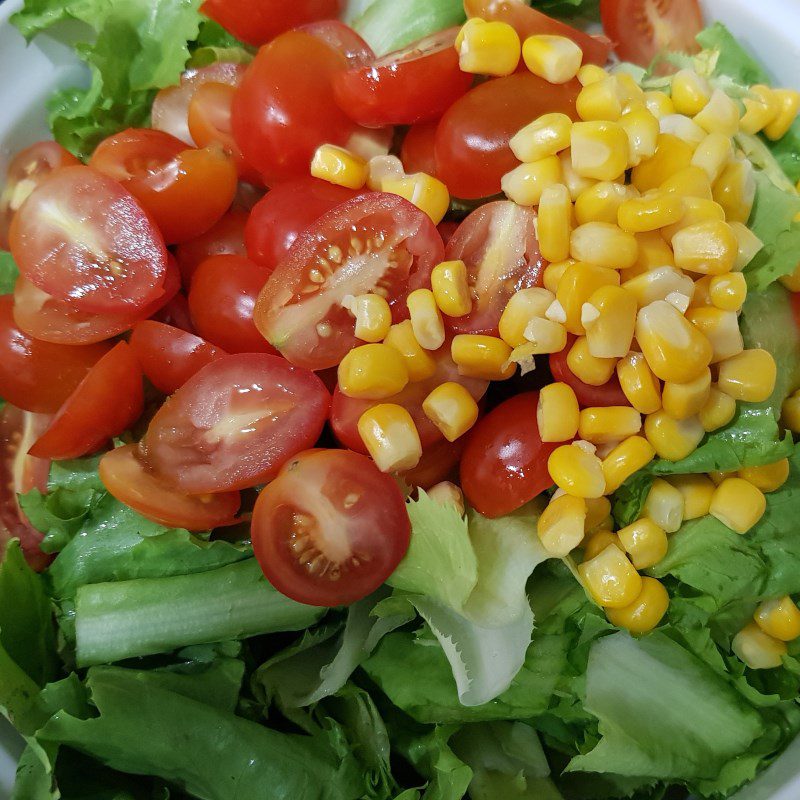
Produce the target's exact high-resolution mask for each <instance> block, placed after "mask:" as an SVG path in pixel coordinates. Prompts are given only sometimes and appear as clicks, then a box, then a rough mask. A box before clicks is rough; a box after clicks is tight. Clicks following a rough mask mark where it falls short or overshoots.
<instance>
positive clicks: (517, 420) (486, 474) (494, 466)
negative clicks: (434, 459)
mask: <svg viewBox="0 0 800 800" xmlns="http://www.w3.org/2000/svg"><path fill="white" fill-rule="evenodd" d="M538 403H539V393H538V392H525V393H524V394H518V395H517V396H516V397H512V398H511V399H510V400H506V401H505V402H504V403H501V404H500V405H499V406H497V408H495V409H494V410H493V411H490V412H489V413H488V414H487V415H486V416H485V417H484V418H483V419H482V420H479V422H478V424H477V425H476V426H475V427H474V428H473V429H472V432H471V433H470V434H469V438H468V440H467V446H466V448H465V450H464V455H463V456H462V458H461V488H462V489H463V490H464V494H465V495H466V497H467V500H469V502H470V504H471V505H472V506H474V507H475V509H476V510H477V511H479V512H480V513H481V514H483V515H484V516H485V517H501V516H503V515H504V514H510V513H511V512H512V511H515V510H516V509H518V508H520V507H521V506H523V505H525V503H527V502H528V501H529V500H533V498H534V497H536V495H537V494H539V493H541V492H543V491H544V490H545V489H547V488H549V487H550V486H552V485H553V481H552V480H551V479H550V474H549V473H548V471H547V459H548V458H549V457H550V453H552V452H553V450H555V449H556V448H557V447H558V444H551V443H549V442H547V443H543V442H542V440H541V437H540V436H539V429H538V427H537V425H536V407H537V405H538Z"/></svg>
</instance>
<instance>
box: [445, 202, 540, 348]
mask: <svg viewBox="0 0 800 800" xmlns="http://www.w3.org/2000/svg"><path fill="white" fill-rule="evenodd" d="M535 223H536V214H535V212H534V211H533V209H530V208H523V207H522V206H518V205H517V204H516V203H512V202H511V201H510V200H498V201H496V202H494V203H488V204H487V205H485V206H480V207H479V208H477V209H475V211H473V212H472V213H471V214H470V215H469V216H468V217H467V218H466V219H465V220H464V221H463V222H462V223H461V225H460V226H459V228H458V230H457V231H456V232H455V233H454V234H453V238H452V239H451V240H450V241H449V242H448V244H447V250H446V252H445V259H446V260H448V261H449V260H456V259H460V260H462V261H464V263H465V264H466V265H467V275H468V278H469V285H470V289H471V290H472V296H473V297H475V298H476V300H475V301H474V303H473V306H472V311H471V312H470V313H469V314H467V315H466V316H464V317H458V318H448V319H447V322H448V325H449V326H450V328H451V329H452V330H454V331H456V332H457V333H488V334H490V335H496V334H497V325H498V323H499V322H500V315H501V314H502V313H503V309H505V307H506V303H507V302H508V300H509V298H510V297H511V295H512V294H514V292H518V291H519V290H520V289H527V288H529V287H531V286H539V285H540V284H541V281H542V270H543V269H544V261H543V259H542V256H541V253H540V252H539V242H538V240H537V239H536V224H535Z"/></svg>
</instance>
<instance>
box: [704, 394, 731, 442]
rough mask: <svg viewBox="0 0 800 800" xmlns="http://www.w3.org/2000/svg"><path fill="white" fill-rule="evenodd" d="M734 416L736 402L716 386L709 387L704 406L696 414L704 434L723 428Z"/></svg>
mask: <svg viewBox="0 0 800 800" xmlns="http://www.w3.org/2000/svg"><path fill="white" fill-rule="evenodd" d="M735 415H736V401H735V400H734V399H733V398H732V397H730V396H729V395H727V394H725V393H724V392H721V391H720V390H719V389H717V387H716V386H712V387H711V391H710V392H709V395H708V400H707V401H706V404H705V405H704V406H703V407H702V408H701V409H700V411H698V412H697V418H698V419H699V420H700V424H701V425H702V426H703V430H705V431H706V433H711V431H716V430H718V429H719V428H724V427H725V426H726V425H727V424H728V423H729V422H730V421H731V420H732V419H733V418H734V416H735Z"/></svg>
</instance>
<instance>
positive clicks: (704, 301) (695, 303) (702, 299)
mask: <svg viewBox="0 0 800 800" xmlns="http://www.w3.org/2000/svg"><path fill="white" fill-rule="evenodd" d="M728 274H729V275H730V274H731V273H728ZM726 277H727V275H706V276H704V277H702V278H698V279H697V280H696V281H695V282H694V294H693V295H692V302H691V303H689V307H690V308H701V307H702V306H710V305H712V303H711V281H713V280H714V279H715V278H726Z"/></svg>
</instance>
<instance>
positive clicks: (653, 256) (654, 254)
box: [620, 231, 675, 282]
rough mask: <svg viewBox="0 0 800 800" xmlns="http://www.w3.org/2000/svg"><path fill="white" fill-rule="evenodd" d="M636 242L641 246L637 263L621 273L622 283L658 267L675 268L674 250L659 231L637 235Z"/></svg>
mask: <svg viewBox="0 0 800 800" xmlns="http://www.w3.org/2000/svg"><path fill="white" fill-rule="evenodd" d="M636 242H637V244H638V245H639V252H638V255H637V257H636V263H635V264H634V265H633V266H632V267H629V268H628V269H627V270H625V271H623V272H621V273H620V278H621V279H622V281H623V282H624V281H628V280H630V279H631V278H635V277H636V276H637V275H642V274H644V273H645V272H650V270H653V269H657V268H658V267H674V266H675V257H674V256H673V254H672V248H671V247H670V246H669V245H668V244H667V243H666V242H665V241H664V239H663V237H662V236H661V234H659V233H658V232H657V231H648V232H647V233H637V234H636Z"/></svg>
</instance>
